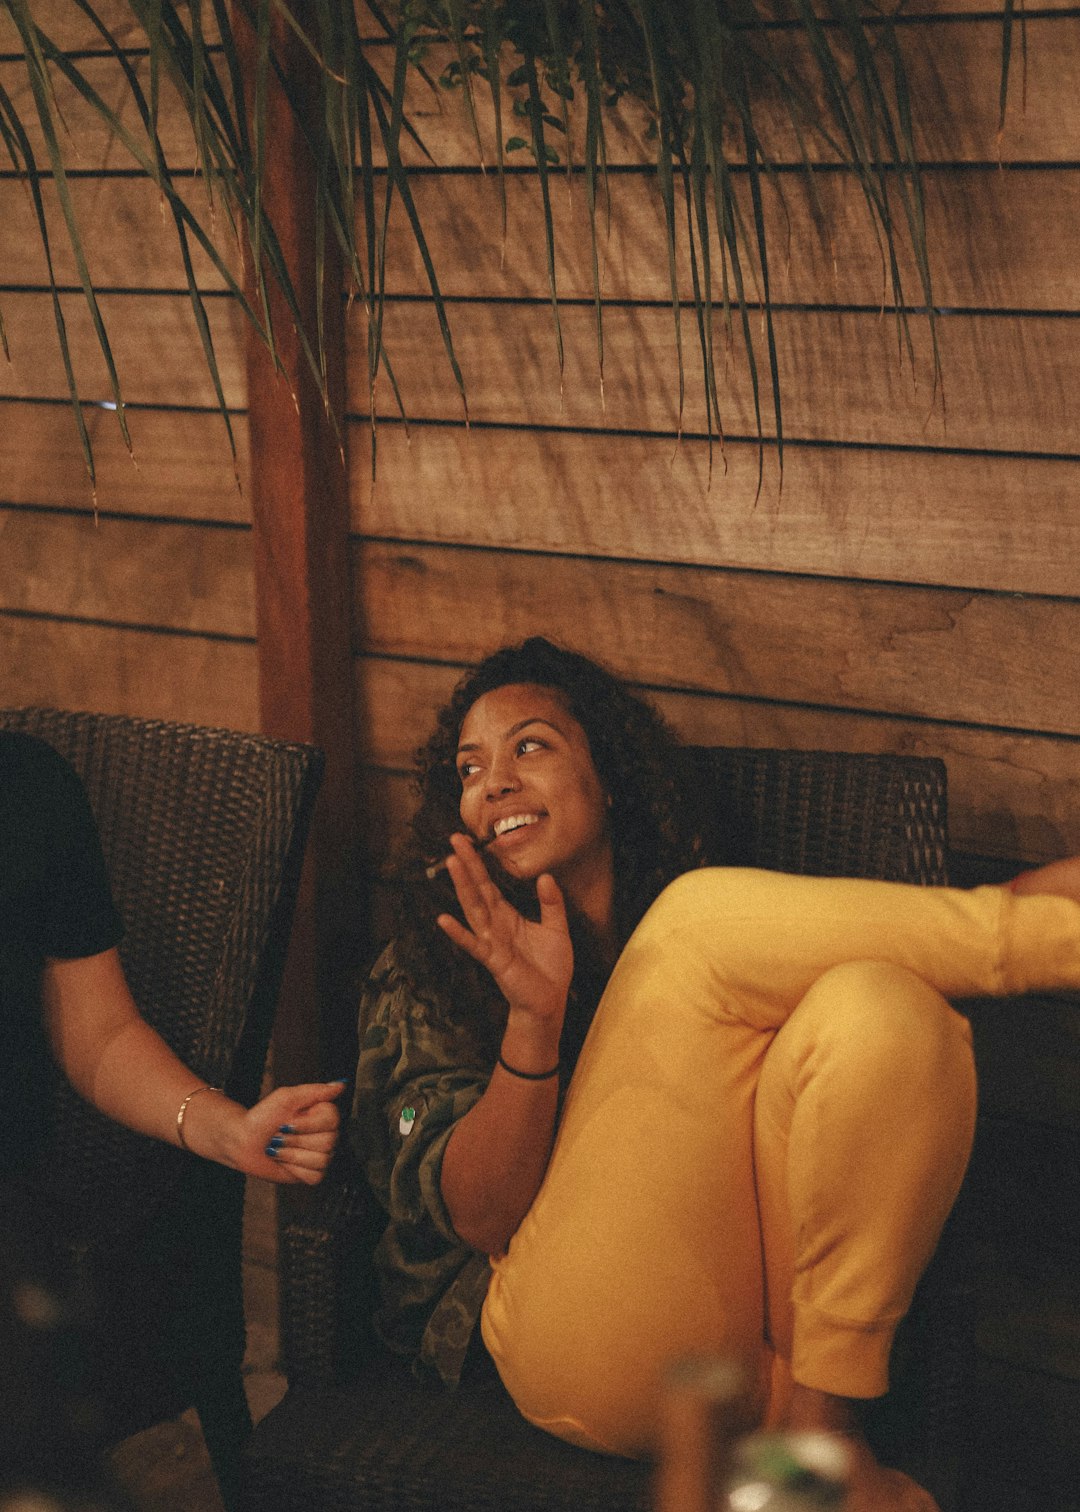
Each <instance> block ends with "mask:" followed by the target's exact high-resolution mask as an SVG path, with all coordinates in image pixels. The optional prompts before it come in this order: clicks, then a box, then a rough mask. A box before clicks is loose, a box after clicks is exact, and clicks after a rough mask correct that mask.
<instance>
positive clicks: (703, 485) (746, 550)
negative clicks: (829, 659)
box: [349, 422, 1080, 596]
mask: <svg viewBox="0 0 1080 1512" xmlns="http://www.w3.org/2000/svg"><path fill="white" fill-rule="evenodd" d="M725 455H726V470H725V460H724V458H722V457H720V455H719V454H718V453H715V454H714V457H713V474H712V482H711V486H710V481H709V457H708V448H707V446H706V444H705V443H704V442H703V441H689V440H688V441H683V442H682V443H681V445H678V446H676V445H675V444H674V443H673V442H672V441H671V439H670V438H667V437H650V436H635V435H622V436H620V435H605V434H599V435H587V434H579V433H576V432H573V431H562V430H551V431H544V430H502V429H492V430H486V429H483V428H480V427H476V426H474V427H472V429H471V430H468V431H466V430H465V429H464V427H461V426H429V425H412V426H410V427H409V430H408V433H406V431H405V429H404V428H403V427H402V426H400V425H391V424H386V425H383V426H381V427H380V429H379V433H378V440H377V459H378V466H377V470H376V476H375V481H374V484H372V478H371V460H370V439H369V434H368V428H367V427H366V426H365V425H364V424H363V423H361V422H356V423H354V424H353V425H352V426H351V427H350V432H349V460H350V472H351V492H352V520H353V529H354V530H355V531H357V532H358V533H359V534H364V535H372V536H384V537H391V538H399V539H402V540H418V541H431V542H434V543H440V542H441V543H471V544H473V545H475V546H489V547H514V546H519V547H524V548H526V549H531V550H544V551H552V552H565V553H568V554H583V555H587V556H609V557H623V558H629V559H639V560H649V559H652V560H656V561H668V562H672V561H679V562H691V563H695V564H697V565H698V566H703V567H704V566H717V567H720V566H729V567H749V568H759V569H768V570H769V571H775V572H803V573H822V574H826V575H830V576H838V577H850V578H891V579H894V580H897V581H904V582H913V583H940V584H946V585H952V586H955V587H969V588H993V589H1001V590H1005V591H1011V592H1027V593H1060V594H1071V595H1073V596H1077V595H1078V593H1080V509H1078V508H1077V499H1078V497H1080V463H1077V462H1072V461H1068V460H1061V459H1054V460H1038V459H1030V458H1016V457H992V456H991V457H986V456H978V455H974V456H973V455H963V454H948V453H936V452H913V453H903V452H889V451H882V450H875V449H873V448H867V449H861V448H849V447H809V446H799V445H790V446H788V447H787V448H786V450H785V453H784V479H783V487H782V489H781V488H779V487H778V474H777V469H776V465H775V457H774V456H773V455H772V454H770V455H769V456H768V457H767V458H766V467H765V480H764V484H763V488H762V491H761V494H760V496H758V494H757V476H758V474H757V464H758V458H757V448H756V447H755V446H753V445H748V444H744V443H736V442H732V443H730V444H729V445H728V447H727V450H726V454H725ZM479 501H483V502H482V507H481V505H480V502H479ZM553 570H554V571H556V572H557V571H558V567H557V566H556V567H555V568H554V569H553Z"/></svg>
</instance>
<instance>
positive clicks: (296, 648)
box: [234, 5, 362, 1082]
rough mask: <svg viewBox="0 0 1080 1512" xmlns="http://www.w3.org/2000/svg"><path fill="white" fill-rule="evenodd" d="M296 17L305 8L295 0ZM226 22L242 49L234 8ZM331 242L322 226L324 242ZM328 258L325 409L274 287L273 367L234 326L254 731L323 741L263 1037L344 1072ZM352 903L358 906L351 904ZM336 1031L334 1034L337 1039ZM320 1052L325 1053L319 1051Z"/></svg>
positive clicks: (344, 840) (346, 839)
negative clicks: (244, 429)
mask: <svg viewBox="0 0 1080 1512" xmlns="http://www.w3.org/2000/svg"><path fill="white" fill-rule="evenodd" d="M294 9H295V12H296V14H298V16H299V17H300V19H301V21H303V19H304V16H305V13H306V10H307V7H306V6H304V5H301V6H298V7H295V8H294ZM234 14H235V23H236V26H237V29H238V31H239V32H240V33H241V35H242V36H243V37H244V42H245V46H249V47H250V51H249V53H248V57H247V59H246V67H247V78H248V82H249V92H248V97H249V99H250V98H252V97H253V91H252V90H251V88H250V85H251V81H252V80H253V78H254V45H253V37H252V35H251V33H250V31H249V30H248V29H247V27H246V23H245V22H244V21H243V18H242V13H241V11H240V8H239V7H237V9H236V11H235V13H234ZM272 26H273V46H274V48H275V51H276V53H277V56H278V58H279V59H280V60H281V62H282V65H283V68H284V71H285V75H286V77H288V78H289V80H290V88H291V89H292V90H293V91H294V93H295V96H296V98H297V99H298V101H299V104H298V109H299V110H301V111H303V110H305V109H308V110H310V109H311V108H312V107H311V96H312V89H311V84H312V68H313V64H312V62H311V59H310V57H309V55H308V54H307V53H306V52H305V50H304V49H303V48H302V46H301V45H300V43H299V42H298V41H297V39H296V37H295V36H294V34H293V33H292V32H291V31H290V30H289V29H288V28H287V27H286V26H284V25H283V24H282V21H281V17H280V15H278V14H277V13H276V12H275V15H274V19H273V23H272ZM269 93H270V98H269V106H268V138H269V142H270V150H269V152H268V155H267V181H266V184H265V186H264V203H265V205H266V208H267V211H268V214H269V216H270V218H271V221H272V223H273V225H274V226H275V228H276V231H277V235H278V238H279V240H280V243H281V247H282V251H283V254H284V258H285V262H286V265H287V266H288V268H289V270H290V274H291V277H292V280H293V284H294V287H295V288H296V290H297V293H298V302H299V307H300V311H301V316H302V319H303V322H304V325H305V328H306V330H307V331H308V332H309V333H310V334H311V335H312V337H313V336H314V332H315V331H316V329H317V318H316V317H317V308H316V279H315V228H314V226H313V224H312V214H311V207H312V206H313V204H314V203H315V188H314V186H315V165H314V163H313V162H312V160H311V157H310V154H309V152H308V148H307V145H306V142H305V139H304V133H303V129H302V123H301V121H300V120H299V119H298V116H297V115H296V114H295V113H294V111H293V109H292V107H291V106H290V104H289V102H288V101H287V100H286V99H285V97H284V94H283V92H282V90H281V89H280V87H278V86H276V84H275V83H274V82H273V80H272V86H271V89H270V92H269ZM333 243H334V238H333V237H332V236H328V237H327V244H328V248H331V247H332V246H333ZM341 286H342V282H341V272H340V268H338V267H335V266H334V260H333V255H332V253H331V252H330V251H328V254H327V268H326V282H325V301H324V309H323V319H324V322H325V327H324V328H325V333H326V336H325V340H326V348H327V370H328V390H329V407H327V405H325V404H324V401H323V396H322V393H321V391H320V386H319V384H318V382H317V381H316V379H315V377H314V375H313V374H312V372H311V369H310V366H309V364H308V361H307V358H306V356H305V353H304V350H303V346H302V343H301V341H300V338H299V336H298V334H297V331H296V329H295V326H294V324H293V322H292V320H291V318H290V316H289V314H288V311H287V309H286V306H285V301H284V299H283V298H282V297H281V295H280V293H279V292H278V291H277V290H273V291H272V292H271V313H272V318H273V323H274V330H275V333H276V340H277V350H278V357H279V359H280V362H281V365H282V367H283V369H284V376H282V375H281V374H279V373H278V372H276V371H275V367H274V364H273V361H272V359H271V357H270V354H269V352H268V350H267V349H266V347H265V346H264V344H263V343H262V342H261V341H259V340H258V339H257V338H252V337H249V339H248V394H249V399H248V415H249V433H250V446H251V506H252V522H253V536H254V539H253V558H254V570H255V606H256V625H257V634H258V647H259V707H260V716H261V722H262V728H263V730H264V731H265V733H266V734H268V735H273V736H278V737H282V738H286V739H291V740H303V741H310V742H312V743H314V744H315V745H318V746H321V747H322V749H323V750H324V751H325V753H326V775H325V777H324V780H323V787H322V792H321V794H320V798H319V804H318V807H317V810H316V814H315V819H314V824H313V828H312V833H311V839H310V842H309V848H308V860H307V869H306V873H305V878H304V883H303V887H302V892H301V898H300V903H299V908H298V914H297V918H296V922H295V925H294V932H293V941H292V947H291V951H290V961H289V967H288V971H287V976H286V984H285V989H284V992H283V996H282V1002H281V1006H280V1008H279V1011H278V1019H277V1027H276V1029H275V1035H274V1073H275V1079H276V1080H277V1081H279V1082H281V1081H297V1080H303V1079H306V1078H307V1077H309V1076H311V1075H313V1074H315V1073H316V1072H317V1073H318V1074H321V1075H339V1074H340V1075H344V1074H346V1073H347V1071H348V1069H349V1068H348V1067H347V1066H342V1065H339V1064H337V1063H336V1061H334V1056H335V1052H336V1051H337V1050H338V1043H339V1041H338V1040H337V1037H336V1035H335V1033H334V1032H333V1031H331V1032H330V1034H329V1036H327V1032H326V1026H327V1025H329V1024H338V1023H340V1024H341V1027H342V1031H343V1032H344V1030H345V1028H346V1022H345V1019H346V1018H347V1017H350V1016H351V1012H350V1010H349V1008H348V1006H347V1001H346V996H345V992H344V982H345V979H346V974H347V962H346V961H345V944H344V942H346V941H347V940H350V939H352V940H355V939H356V938H357V936H358V934H359V933H360V924H361V918H358V917H357V911H358V910H357V899H356V897H355V896H354V893H353V889H352V888H351V887H350V885H349V880H348V879H349V875H350V864H351V858H352V852H353V835H354V829H355V792H356V783H355V771H354V754H353V743H352V730H353V696H352V668H351V662H350V651H349V640H350V598H349V570H348V528H349V521H348V495H347V489H346V478H345V465H344V449H343V439H342V438H343V434H344V431H343V427H342V425H341V416H342V413H343V397H342V396H343V361H344V335H343V329H342V316H341V300H340V290H341ZM361 917H362V916H361ZM340 1043H342V1044H345V1043H347V1037H346V1038H344V1039H343V1040H341V1041H340ZM332 1062H333V1063H332Z"/></svg>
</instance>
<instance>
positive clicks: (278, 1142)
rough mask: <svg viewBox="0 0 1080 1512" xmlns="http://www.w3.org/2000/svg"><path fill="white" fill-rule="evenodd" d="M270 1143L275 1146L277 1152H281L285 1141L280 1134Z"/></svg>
mask: <svg viewBox="0 0 1080 1512" xmlns="http://www.w3.org/2000/svg"><path fill="white" fill-rule="evenodd" d="M270 1143H271V1144H272V1145H273V1147H274V1149H275V1150H280V1149H281V1147H282V1145H283V1144H284V1143H285V1141H284V1139H283V1138H282V1137H281V1135H280V1134H275V1135H274V1137H273V1138H272V1139H271V1141H270Z"/></svg>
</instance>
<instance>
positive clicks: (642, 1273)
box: [482, 869, 1080, 1455]
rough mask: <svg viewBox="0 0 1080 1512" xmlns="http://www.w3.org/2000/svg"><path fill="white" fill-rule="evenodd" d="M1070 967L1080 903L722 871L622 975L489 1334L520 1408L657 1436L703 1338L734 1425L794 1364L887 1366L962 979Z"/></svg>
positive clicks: (951, 1054)
mask: <svg viewBox="0 0 1080 1512" xmlns="http://www.w3.org/2000/svg"><path fill="white" fill-rule="evenodd" d="M1035 987H1043V988H1054V987H1080V905H1078V904H1076V903H1074V902H1071V901H1070V900H1068V899H1064V898H1057V897H1045V896H1037V897H1017V896H1015V895H1014V894H1012V893H1010V892H1009V891H1008V890H1006V889H1002V888H997V887H982V888H976V889H974V890H973V891H971V892H961V891H958V890H954V889H950V888H920V887H908V886H904V885H902V884H896V883H886V882H865V881H855V880H848V879H831V878H830V879H820V878H807V877H792V876H786V875H780V874H777V873H771V872H762V871H747V870H738V869H710V870H705V871H699V872H692V873H689V874H688V875H686V876H684V877H680V878H679V879H678V880H677V881H676V882H674V883H673V884H672V885H671V886H670V887H669V888H667V889H666V891H665V892H664V893H663V894H662V895H661V896H660V897H659V898H658V899H657V901H656V902H655V903H654V904H653V906H652V908H651V909H650V910H649V912H648V913H647V914H646V916H645V918H644V919H643V920H642V922H641V924H640V925H639V926H638V928H637V930H636V931H635V933H634V935H633V937H632V938H631V940H630V941H629V943H628V944H627V946H626V949H625V950H624V952H623V954H622V956H621V958H620V960H619V963H618V965H617V966H616V968H615V971H614V973H613V975H612V977H611V981H610V983H609V984H608V988H607V990H606V992H605V993H604V996H603V999H602V1001H601V1003H600V1006H599V1008H598V1010H597V1013H596V1018H595V1020H594V1023H593V1026H592V1028H591V1030H590V1032H589V1036H588V1039H587V1040H586V1044H585V1048H584V1050H583V1052H582V1055H581V1059H580V1061H579V1063H578V1067H577V1071H576V1072H575V1075H574V1079H573V1082H572V1084H571V1087H570V1090H569V1092H568V1095H567V1099H566V1104H565V1108H564V1111H563V1115H562V1119H561V1122H560V1126H559V1130H558V1135H557V1138H556V1143H555V1148H554V1151H553V1153H552V1157H551V1162H550V1164H549V1167H548V1171H547V1175H546V1176H545V1179H544V1183H543V1185H542V1187H541V1189H540V1191H539V1193H538V1194H537V1197H536V1200H535V1201H534V1203H533V1205H532V1207H531V1209H530V1210H529V1213H528V1214H527V1216H526V1218H525V1220H524V1222H523V1223H522V1225H521V1227H520V1228H519V1230H518V1232H517V1233H516V1234H515V1236H514V1238H513V1240H512V1241H511V1244H510V1247H509V1250H508V1252H507V1254H506V1255H505V1256H503V1257H501V1258H499V1259H497V1260H496V1261H495V1262H494V1268H493V1275H492V1280H491V1284H490V1286H489V1289H488V1294H487V1299H486V1301H485V1305H484V1312H483V1318H482V1327H483V1336H484V1340H485V1343H486V1344H487V1347H488V1349H489V1351H490V1353H491V1355H492V1356H493V1358H494V1360H495V1362H496V1364H497V1366H498V1368H499V1372H500V1374H501V1376H502V1378H503V1381H504V1382H505V1384H506V1386H507V1389H508V1390H509V1392H510V1394H511V1396H512V1397H513V1398H514V1401H515V1402H516V1403H517V1405H518V1407H519V1408H520V1410H521V1412H522V1413H523V1414H524V1416H525V1417H527V1418H528V1419H530V1420H531V1421H532V1422H534V1423H536V1424H538V1425H539V1426H540V1427H542V1428H545V1429H547V1430H548V1431H549V1432H551V1433H554V1434H557V1435H558V1436H559V1437H560V1438H565V1439H569V1440H571V1441H572V1442H574V1443H579V1444H584V1445H587V1446H589V1447H592V1448H598V1449H604V1450H607V1451H609V1452H612V1453H617V1454H630V1455H635V1454H640V1453H643V1452H646V1451H647V1450H648V1449H649V1447H650V1445H651V1442H652V1438H653V1425H654V1422H655V1419H656V1402H657V1393H658V1389H659V1384H660V1380H661V1377H662V1373H663V1370H664V1368H665V1366H666V1365H667V1364H668V1363H669V1362H670V1361H671V1360H673V1359H675V1358H677V1357H679V1356H680V1355H685V1354H694V1353H700V1352H705V1351H707V1352H718V1353H720V1354H722V1355H725V1356H727V1357H728V1358H730V1359H733V1360H736V1361H737V1362H738V1363H739V1364H740V1365H741V1367H742V1370H743V1372H744V1376H745V1381H746V1424H747V1426H750V1425H751V1424H754V1423H762V1422H765V1423H768V1422H771V1421H775V1419H776V1418H777V1417H778V1416H779V1415H780V1414H781V1413H782V1412H783V1409H784V1404H785V1400H786V1396H787V1393H788V1392H789V1391H790V1384H791V1380H792V1379H794V1380H796V1381H798V1382H801V1383H803V1384H804V1385H807V1386H812V1387H817V1388H819V1389H821V1390H824V1391H829V1392H833V1393H836V1394H837V1395H841V1396H854V1397H866V1396H876V1395H879V1394H880V1393H882V1392H883V1391H885V1390H886V1389H887V1385H888V1357H889V1350H890V1347H891V1343H892V1338H893V1334H894V1331H895V1328H896V1325H897V1323H898V1321H899V1320H900V1318H901V1317H902V1316H903V1314H904V1312H905V1311H906V1309H907V1307H908V1305H909V1303H910V1300H911V1295H912V1292H913V1290H914V1288H915V1285H916V1283H917V1281H918V1279H919V1276H920V1275H921V1273H922V1271H923V1269H924V1267H925V1266H926V1263H927V1261H928V1260H929V1258H930V1256H931V1254H932V1252H933V1249H934V1246H935V1244H936V1242H937V1239H938V1236H939V1234H940V1230H941V1226H942V1224H943V1223H944V1220H945V1218H946V1216H947V1214H948V1212H949V1209H950V1208H951V1206H952V1203H953V1201H954V1200H955V1197H956V1193H957V1191H958V1189H959V1186H960V1181H961V1178H962V1176H963V1173H964V1169H965V1166H966V1164H967V1160H968V1156H969V1153H970V1148H971V1140H972V1134H973V1129H974V1121H975V1075H974V1068H973V1062H972V1056H971V1036H970V1032H969V1028H968V1024H967V1021H966V1020H965V1019H964V1018H963V1017H962V1016H961V1015H959V1014H958V1013H956V1012H955V1011H954V1010H953V1009H952V1008H950V1007H949V1005H948V1003H947V1002H946V998H949V997H965V996H975V995H986V994H991V993H995V994H1003V993H1011V992H1021V991H1025V990H1029V989H1031V988H1035Z"/></svg>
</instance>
